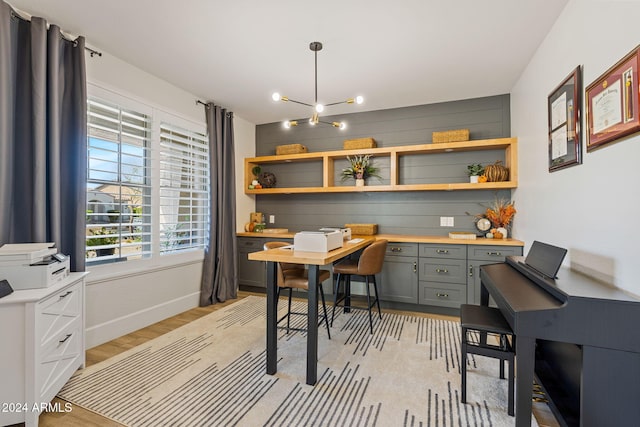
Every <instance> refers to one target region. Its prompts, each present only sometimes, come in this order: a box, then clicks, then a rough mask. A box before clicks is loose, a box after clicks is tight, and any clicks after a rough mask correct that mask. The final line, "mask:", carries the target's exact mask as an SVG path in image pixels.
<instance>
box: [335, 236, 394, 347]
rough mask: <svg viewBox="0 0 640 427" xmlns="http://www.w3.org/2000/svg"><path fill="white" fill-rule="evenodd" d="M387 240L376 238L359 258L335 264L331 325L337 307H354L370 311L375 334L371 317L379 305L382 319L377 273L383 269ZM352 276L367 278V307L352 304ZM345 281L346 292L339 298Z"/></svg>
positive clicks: (345, 308) (370, 324) (370, 321)
mask: <svg viewBox="0 0 640 427" xmlns="http://www.w3.org/2000/svg"><path fill="white" fill-rule="evenodd" d="M387 243H388V242H387V241H386V240H376V241H375V242H373V243H372V244H370V245H369V246H367V247H366V248H365V249H364V250H363V251H362V254H361V255H360V258H358V259H357V260H354V259H345V260H342V261H340V262H339V263H337V264H335V265H334V266H333V273H334V274H337V276H338V277H337V279H336V282H335V287H334V289H333V296H334V299H333V311H332V312H331V325H333V318H334V317H335V315H336V307H339V306H340V303H341V302H343V301H344V302H343V304H342V307H344V311H345V313H346V312H349V311H350V310H351V309H352V308H357V309H361V310H367V311H369V329H370V331H371V333H372V334H373V318H372V317H371V308H372V307H373V306H374V305H377V306H378V316H379V317H380V319H382V312H381V311H380V301H379V300H378V285H377V284H376V274H378V273H380V272H381V271H382V264H383V263H384V256H385V253H386V251H387ZM351 276H361V277H364V279H365V287H366V290H367V307H357V306H353V305H351ZM341 279H342V281H343V283H344V294H343V295H342V297H340V298H338V292H339V290H340V280H341ZM370 283H373V292H374V297H375V298H374V300H373V301H371V291H370V290H369V284H370Z"/></svg>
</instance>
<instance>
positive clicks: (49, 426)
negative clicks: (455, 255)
mask: <svg viewBox="0 0 640 427" xmlns="http://www.w3.org/2000/svg"><path fill="white" fill-rule="evenodd" d="M249 295H264V294H259V293H253V292H245V291H239V292H238V299H235V300H229V301H226V302H224V303H218V304H214V305H210V306H208V307H197V308H193V309H191V310H188V311H185V312H184V313H180V314H178V315H176V316H173V317H170V318H168V319H165V320H163V321H161V322H158V323H154V324H153V325H150V326H147V327H146V328H143V329H139V330H137V331H135V332H132V333H130V334H127V335H124V336H122V337H120V338H116V339H114V340H112V341H109V342H107V343H104V344H102V345H99V346H97V347H93V348H90V349H88V350H87V353H86V366H91V365H93V364H96V363H98V362H101V361H103V360H106V359H108V358H110V357H113V356H115V355H117V354H120V353H122V352H124V351H126V350H129V349H131V348H133V347H136V346H138V345H140V344H143V343H145V342H147V341H149V340H152V339H153V338H156V337H158V336H160V335H163V334H165V333H167V332H169V331H172V330H174V329H176V328H179V327H180V326H183V325H185V324H187V323H189V322H191V321H193V320H196V319H199V318H200V317H203V316H206V315H207V314H209V313H211V312H213V311H216V310H219V309H221V308H223V307H226V306H228V305H230V304H233V303H234V302H236V301H238V300H239V299H242V298H245V297H247V296H249ZM385 311H391V310H385ZM401 313H402V312H401ZM404 313H406V314H412V315H414V316H424V317H435V318H440V319H446V320H456V321H457V320H459V319H458V318H457V317H451V316H442V315H433V314H424V313H416V312H404ZM53 402H54V403H56V402H59V403H60V405H61V407H64V405H65V402H64V401H62V400H60V399H58V398H55V399H54V401H53ZM534 414H535V416H536V419H537V420H538V423H539V424H540V426H541V427H556V426H559V424H558V423H557V422H556V420H555V418H554V417H553V414H551V411H550V410H549V408H548V407H547V406H546V405H544V404H540V403H537V404H534ZM39 425H40V426H42V427H61V426H64V427H89V426H100V427H116V426H121V425H122V424H119V423H117V422H115V421H112V420H110V419H108V418H104V417H102V416H100V415H98V414H95V413H93V412H91V411H87V410H86V409H83V408H81V407H79V406H75V405H74V406H72V410H71V411H69V412H47V413H44V414H42V415H41V416H40V421H39Z"/></svg>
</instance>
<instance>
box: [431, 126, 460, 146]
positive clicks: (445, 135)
mask: <svg viewBox="0 0 640 427" xmlns="http://www.w3.org/2000/svg"><path fill="white" fill-rule="evenodd" d="M431 139H432V141H433V142H434V143H438V142H460V141H468V140H469V129H457V130H446V131H443V132H433V133H432V134H431Z"/></svg>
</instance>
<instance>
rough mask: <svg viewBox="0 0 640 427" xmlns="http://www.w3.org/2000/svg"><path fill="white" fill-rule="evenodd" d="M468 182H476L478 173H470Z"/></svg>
mask: <svg viewBox="0 0 640 427" xmlns="http://www.w3.org/2000/svg"><path fill="white" fill-rule="evenodd" d="M469 182H470V183H472V184H477V183H478V175H470V176H469Z"/></svg>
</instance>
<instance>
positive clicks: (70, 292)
mask: <svg viewBox="0 0 640 427" xmlns="http://www.w3.org/2000/svg"><path fill="white" fill-rule="evenodd" d="M72 293H73V291H67V293H66V294H64V295H60V298H66V297H68V296H69V295H71V294H72Z"/></svg>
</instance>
